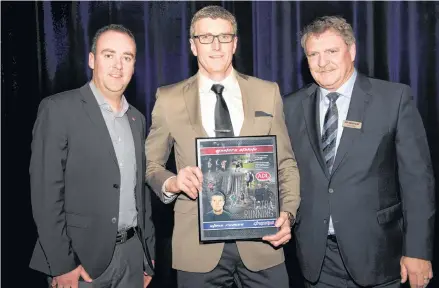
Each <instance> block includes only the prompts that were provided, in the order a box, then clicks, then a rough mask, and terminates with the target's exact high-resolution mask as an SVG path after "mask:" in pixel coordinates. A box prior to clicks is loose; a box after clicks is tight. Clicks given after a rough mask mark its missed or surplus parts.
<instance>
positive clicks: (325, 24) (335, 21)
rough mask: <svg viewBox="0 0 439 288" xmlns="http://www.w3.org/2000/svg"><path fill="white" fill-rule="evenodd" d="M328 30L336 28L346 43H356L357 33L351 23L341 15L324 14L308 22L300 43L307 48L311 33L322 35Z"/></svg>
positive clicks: (349, 44)
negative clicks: (355, 33)
mask: <svg viewBox="0 0 439 288" xmlns="http://www.w3.org/2000/svg"><path fill="white" fill-rule="evenodd" d="M328 30H334V31H335V32H336V33H338V34H339V35H340V36H341V37H342V38H343V39H344V42H345V43H346V45H348V46H351V45H352V44H354V43H355V35H354V31H353V30H352V26H351V24H349V23H348V22H347V21H346V19H344V18H343V17H340V16H323V17H320V18H317V19H316V20H314V21H313V22H312V23H311V24H308V25H307V26H306V27H305V28H304V29H303V31H302V33H301V36H302V37H301V39H300V44H301V45H302V48H303V49H305V43H306V40H308V38H309V37H310V36H311V35H320V34H322V33H324V32H326V31H328Z"/></svg>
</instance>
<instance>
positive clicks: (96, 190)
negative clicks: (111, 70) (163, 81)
mask: <svg viewBox="0 0 439 288" xmlns="http://www.w3.org/2000/svg"><path fill="white" fill-rule="evenodd" d="M127 115H128V119H129V123H130V126H131V131H132V134H133V138H134V146H135V150H136V151H135V153H136V160H137V183H136V191H135V197H136V206H137V211H138V219H137V220H138V227H139V228H140V233H139V234H141V235H140V238H141V239H143V240H144V241H141V242H142V245H143V248H144V251H145V256H146V257H145V260H146V261H145V263H144V269H145V271H146V272H148V273H149V274H151V275H152V274H153V271H152V268H151V267H152V264H151V260H152V259H154V244H155V243H154V241H155V240H154V227H153V223H152V221H151V202H150V192H149V190H145V189H146V188H145V182H144V175H145V167H146V166H145V165H146V160H145V152H144V148H143V147H144V145H145V139H146V127H145V117H144V116H143V115H142V114H141V113H140V112H139V111H138V110H137V109H136V108H134V107H133V106H131V105H130V107H129V109H128V111H127ZM30 179H31V196H32V210H33V216H34V220H35V223H36V225H37V229H38V240H37V243H36V245H35V249H34V253H33V256H32V259H31V263H30V267H31V268H33V269H35V270H38V271H41V272H43V273H45V274H47V275H50V276H57V275H61V274H64V273H66V272H69V271H71V270H73V269H74V268H76V267H77V266H78V265H79V264H82V266H83V267H84V268H85V270H86V271H87V272H88V273H89V274H90V276H91V277H92V278H96V277H98V276H99V275H101V274H102V272H103V271H104V270H105V269H106V267H107V266H108V265H109V263H110V260H111V258H112V256H113V251H114V248H115V241H116V234H117V228H118V221H117V219H118V216H119V186H120V172H119V166H118V165H117V158H116V154H115V152H114V148H113V144H112V142H111V138H110V134H109V132H108V129H107V126H106V124H105V121H104V118H103V116H102V113H101V110H100V108H99V106H98V103H97V101H96V98H95V96H94V95H93V93H92V91H91V89H90V86H89V84H88V83H87V84H86V85H84V86H83V87H81V88H79V89H75V90H71V91H67V92H63V93H60V94H57V95H54V96H50V97H47V98H45V99H43V101H42V102H41V104H40V106H39V109H38V116H37V120H36V122H35V125H34V129H33V141H32V156H31V163H30Z"/></svg>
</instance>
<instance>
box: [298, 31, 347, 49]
mask: <svg viewBox="0 0 439 288" xmlns="http://www.w3.org/2000/svg"><path fill="white" fill-rule="evenodd" d="M346 46H347V44H346V42H345V40H344V39H343V37H342V36H341V35H340V34H339V33H338V32H336V31H334V30H333V29H327V30H326V31H324V32H322V33H311V34H309V36H308V37H307V39H306V41H305V48H306V50H310V49H311V50H325V49H327V48H330V47H346Z"/></svg>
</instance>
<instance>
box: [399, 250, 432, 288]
mask: <svg viewBox="0 0 439 288" xmlns="http://www.w3.org/2000/svg"><path fill="white" fill-rule="evenodd" d="M400 265H401V283H405V282H406V281H407V278H408V279H409V281H410V287H411V288H422V287H426V286H427V285H428V283H429V282H430V279H431V278H433V269H432V267H431V262H430V261H427V260H423V259H418V258H411V257H406V256H402V257H401V261H400Z"/></svg>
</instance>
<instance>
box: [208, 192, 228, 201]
mask: <svg viewBox="0 0 439 288" xmlns="http://www.w3.org/2000/svg"><path fill="white" fill-rule="evenodd" d="M213 196H221V197H223V199H224V202H225V201H226V195H224V193H223V192H221V191H215V192H214V193H213V194H212V196H210V199H211V200H212V197H213Z"/></svg>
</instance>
